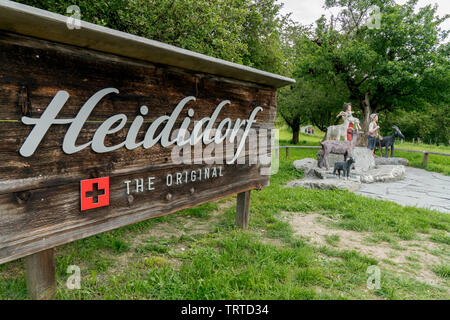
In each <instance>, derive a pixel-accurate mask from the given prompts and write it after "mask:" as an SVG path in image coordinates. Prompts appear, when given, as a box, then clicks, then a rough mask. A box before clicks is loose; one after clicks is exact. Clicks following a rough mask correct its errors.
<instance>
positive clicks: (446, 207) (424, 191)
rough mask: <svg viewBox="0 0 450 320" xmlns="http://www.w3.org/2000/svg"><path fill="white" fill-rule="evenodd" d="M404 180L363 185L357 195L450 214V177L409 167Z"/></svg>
mask: <svg viewBox="0 0 450 320" xmlns="http://www.w3.org/2000/svg"><path fill="white" fill-rule="evenodd" d="M405 170H406V173H405V176H404V179H403V180H400V181H395V182H387V183H371V184H362V185H361V188H360V189H359V190H358V191H355V193H356V194H360V195H364V196H368V197H371V198H376V199H382V200H389V201H393V202H396V203H398V204H401V205H404V206H414V207H419V208H427V209H432V210H438V211H441V212H446V213H450V176H445V175H443V174H440V173H436V172H429V171H426V170H422V169H417V168H411V167H408V168H406V169H405Z"/></svg>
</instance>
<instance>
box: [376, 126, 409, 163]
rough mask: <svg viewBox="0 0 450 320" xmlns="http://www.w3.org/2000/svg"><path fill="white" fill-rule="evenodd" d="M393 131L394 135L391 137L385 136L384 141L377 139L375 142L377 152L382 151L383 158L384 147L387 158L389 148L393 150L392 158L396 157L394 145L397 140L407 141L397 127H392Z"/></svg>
mask: <svg viewBox="0 0 450 320" xmlns="http://www.w3.org/2000/svg"><path fill="white" fill-rule="evenodd" d="M392 129H394V134H393V135H391V136H385V137H383V139H382V140H380V139H379V138H377V140H376V142H375V150H376V149H380V154H381V156H383V147H385V149H386V154H385V157H386V158H387V157H388V151H389V148H391V158H392V157H394V143H395V139H396V138H400V139H405V136H404V135H403V133H402V132H401V131H400V129H399V128H398V127H397V126H392Z"/></svg>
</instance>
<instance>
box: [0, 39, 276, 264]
mask: <svg viewBox="0 0 450 320" xmlns="http://www.w3.org/2000/svg"><path fill="white" fill-rule="evenodd" d="M108 87H114V88H117V89H118V90H119V91H120V94H119V95H110V96H107V97H105V98H104V99H103V100H102V101H101V102H100V103H99V104H98V105H97V106H96V108H95V109H94V111H93V113H92V114H91V116H90V118H89V119H88V120H90V121H92V122H89V123H87V124H86V125H85V126H84V127H83V130H82V132H81V133H80V135H79V139H78V140H77V144H82V143H83V142H86V141H89V140H90V139H91V138H92V135H93V134H94V132H95V130H96V129H97V128H98V126H99V122H101V121H104V120H106V119H107V118H108V117H110V116H112V115H115V114H118V113H123V114H125V115H126V116H127V117H128V118H129V120H133V119H134V117H135V116H136V115H137V114H138V113H137V112H138V110H139V107H140V106H142V105H146V106H148V108H149V114H148V116H146V118H145V120H146V124H145V125H144V126H143V129H142V130H141V131H140V133H139V135H138V140H139V139H142V138H143V136H144V135H145V131H146V129H147V127H148V126H149V123H150V122H151V121H153V120H154V119H156V118H157V117H159V116H161V115H170V114H171V112H172V110H173V108H174V107H175V106H176V105H177V104H178V102H180V101H181V100H182V99H183V98H185V97H187V96H191V95H193V96H195V97H197V100H196V102H195V104H193V106H192V107H193V109H194V110H195V116H194V120H200V119H201V118H203V117H209V116H211V114H212V112H213V111H214V109H215V108H216V106H217V105H218V104H219V103H220V102H222V101H223V100H230V101H231V105H229V106H227V107H226V108H224V109H223V110H222V112H221V114H220V115H219V117H218V119H217V122H220V121H221V120H222V119H224V118H227V117H228V118H231V120H232V121H235V119H237V118H240V119H248V117H249V115H250V113H251V111H252V110H253V109H254V108H255V107H257V106H261V107H263V111H262V112H260V113H258V116H257V118H256V121H257V123H256V124H255V125H254V128H255V129H256V130H260V129H262V128H263V129H266V128H268V129H271V128H273V124H274V121H275V116H276V90H275V89H274V88H271V87H265V86H261V85H256V84H254V83H247V82H242V81H236V80H232V79H226V78H221V77H217V76H215V75H212V74H199V73H195V72H189V71H185V70H181V69H177V68H173V67H169V66H165V65H156V64H151V63H149V62H143V61H138V60H131V59H128V58H124V57H119V56H114V55H109V54H104V53H100V52H95V51H92V50H86V49H82V48H76V47H71V46H67V45H61V44H56V43H51V42H48V41H43V40H38V39H33V38H29V37H23V36H19V35H15V34H11V33H6V32H2V31H0V120H1V121H0V160H1V161H0V263H5V262H7V261H11V260H14V259H17V258H20V257H24V256H27V255H30V254H34V253H36V252H39V251H42V250H47V249H49V248H53V247H55V246H58V245H61V244H64V243H67V242H71V241H75V240H78V239H82V238H86V237H89V236H91V235H95V234H98V233H101V232H105V231H109V230H112V229H116V228H119V227H122V226H126V225H129V224H133V223H136V222H139V221H143V220H146V219H150V218H154V217H158V216H162V215H166V214H169V213H172V212H175V211H178V210H181V209H184V208H190V207H193V206H196V205H199V204H202V203H205V202H209V201H212V200H215V199H219V198H222V197H226V196H228V195H231V194H235V193H241V192H246V191H248V190H253V189H261V188H263V187H265V186H267V185H268V184H269V176H262V175H261V169H262V168H263V166H261V165H258V164H251V165H249V164H248V161H247V164H233V165H220V164H218V165H210V164H208V165H207V164H193V165H182V164H181V165H180V164H175V163H173V162H172V161H171V151H172V149H171V148H163V147H162V146H161V145H160V144H157V145H155V146H154V147H152V148H150V149H147V150H145V149H143V148H137V149H134V150H132V151H130V150H127V149H125V148H121V149H118V150H116V151H113V152H110V153H106V154H97V153H94V152H93V151H92V150H91V149H90V148H89V149H85V150H83V151H80V152H78V153H75V154H72V155H67V154H65V153H63V151H62V148H61V145H62V139H63V137H64V134H65V132H66V130H67V128H68V126H67V125H53V126H52V127H51V128H50V130H49V131H48V132H47V134H46V136H45V137H44V139H43V141H42V142H41V144H40V145H39V147H38V149H37V150H36V152H35V154H34V155H32V156H31V157H29V158H24V157H21V156H20V155H19V153H18V150H19V148H20V147H21V145H22V144H23V142H24V140H25V138H26V137H27V136H28V134H29V132H30V131H31V129H32V128H31V127H30V126H26V125H24V124H22V123H21V122H20V121H18V120H20V118H21V117H22V116H23V115H28V116H31V117H39V116H40V115H41V114H42V112H43V111H44V110H45V108H46V107H47V105H48V104H49V102H50V101H51V99H52V98H53V97H54V95H55V94H56V93H57V92H58V90H66V91H67V92H69V94H70V98H69V100H68V101H67V103H66V105H65V106H64V107H63V109H62V110H61V112H60V114H59V115H58V117H60V118H73V117H74V116H75V115H76V114H77V112H78V111H79V109H80V108H81V106H82V105H83V104H84V103H85V102H86V100H87V99H89V98H90V97H91V96H92V94H94V93H95V92H97V91H98V90H100V89H103V88H108ZM187 109H188V108H185V109H184V110H183V112H182V114H181V115H180V118H181V119H183V118H184V117H185V116H186V114H187ZM179 124H180V123H178V125H179ZM128 125H129V124H128ZM126 132H127V128H125V129H124V130H121V131H120V132H118V133H117V134H114V135H110V136H108V138H107V139H106V144H116V143H118V142H121V141H123V140H124V138H125V135H126ZM260 132H261V131H260ZM247 143H248V146H249V147H248V148H247V149H248V150H247V151H246V152H245V153H243V155H242V156H243V158H244V159H247V160H248V159H249V156H250V155H251V154H255V153H256V154H260V153H261V152H262V151H261V150H259V149H258V150H257V149H256V146H255V145H254V144H252V143H250V142H247ZM267 150H268V151H269V152H270V151H271V146H270V145H269V146H267ZM264 151H265V150H264ZM214 166H221V167H222V168H223V176H222V177H218V178H216V179H209V180H202V181H195V182H190V183H183V184H180V185H173V186H170V187H168V186H167V185H166V184H165V178H166V176H167V174H174V173H176V172H187V171H190V170H201V169H203V168H205V167H214ZM96 177H109V178H110V205H109V206H108V207H103V208H97V209H93V210H89V211H83V212H81V211H80V180H82V179H90V178H96ZM147 177H154V178H155V180H154V184H155V188H156V189H155V190H153V191H148V190H147V191H145V192H142V193H136V192H132V193H131V195H129V194H127V193H126V187H125V181H135V180H136V179H141V178H143V179H146V178H147ZM169 195H170V196H169Z"/></svg>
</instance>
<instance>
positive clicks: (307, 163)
mask: <svg viewBox="0 0 450 320" xmlns="http://www.w3.org/2000/svg"><path fill="white" fill-rule="evenodd" d="M293 165H294V168H295V169H297V170H303V172H304V173H305V176H314V168H317V160H316V159H312V158H305V159H300V160H296V161H294V164H293Z"/></svg>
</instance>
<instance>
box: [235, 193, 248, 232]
mask: <svg viewBox="0 0 450 320" xmlns="http://www.w3.org/2000/svg"><path fill="white" fill-rule="evenodd" d="M249 219H250V190H249V191H245V192H241V193H238V195H237V204H236V224H237V225H238V226H239V227H241V228H242V229H248V222H249Z"/></svg>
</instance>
